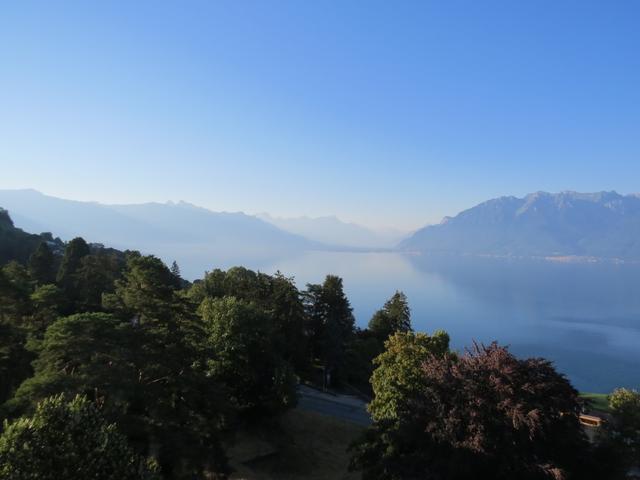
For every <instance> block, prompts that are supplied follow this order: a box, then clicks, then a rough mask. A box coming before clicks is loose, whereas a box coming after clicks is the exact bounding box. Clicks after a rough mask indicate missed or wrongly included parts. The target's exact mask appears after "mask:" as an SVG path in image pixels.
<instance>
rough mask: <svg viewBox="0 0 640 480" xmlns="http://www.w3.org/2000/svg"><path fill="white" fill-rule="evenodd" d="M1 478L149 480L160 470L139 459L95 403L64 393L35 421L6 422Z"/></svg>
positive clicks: (46, 402)
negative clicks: (67, 396)
mask: <svg viewBox="0 0 640 480" xmlns="http://www.w3.org/2000/svg"><path fill="white" fill-rule="evenodd" d="M0 477H2V478H3V479H5V480H30V479H33V480H36V479H39V480H58V479H60V478H64V479H65V480H86V479H88V478H95V479H100V480H151V479H158V478H159V476H158V475H157V474H156V468H155V467H154V466H153V464H151V463H150V462H147V461H145V460H143V459H142V458H140V457H138V456H136V455H135V454H134V453H133V452H132V451H131V449H130V448H129V446H128V445H127V441H126V438H125V437H124V436H123V435H122V434H120V433H119V432H118V430H117V428H116V425H115V424H109V423H107V422H106V421H105V419H104V418H103V417H102V415H101V414H100V412H99V411H98V409H97V408H96V406H95V405H94V404H92V403H91V402H89V401H88V400H87V399H85V398H83V397H80V396H77V397H75V398H73V399H72V400H71V401H69V402H67V401H66V399H65V397H64V395H58V396H54V397H51V398H48V399H46V400H44V401H43V402H41V403H40V404H38V406H37V408H36V411H35V413H34V414H33V416H31V417H23V418H20V419H18V420H15V421H14V422H11V423H8V422H5V424H4V431H3V433H2V435H1V436H0Z"/></svg>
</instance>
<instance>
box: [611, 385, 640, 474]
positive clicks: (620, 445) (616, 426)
mask: <svg viewBox="0 0 640 480" xmlns="http://www.w3.org/2000/svg"><path fill="white" fill-rule="evenodd" d="M609 407H610V408H611V412H612V415H613V419H614V422H613V424H612V425H609V426H608V430H609V434H610V437H611V441H612V443H613V445H614V446H615V448H616V449H618V451H620V452H622V454H623V456H624V457H625V460H626V462H625V463H626V464H627V466H628V467H631V466H634V465H638V464H640V392H638V391H636V390H630V389H627V388H618V389H616V390H614V392H613V393H612V394H611V396H610V397H609Z"/></svg>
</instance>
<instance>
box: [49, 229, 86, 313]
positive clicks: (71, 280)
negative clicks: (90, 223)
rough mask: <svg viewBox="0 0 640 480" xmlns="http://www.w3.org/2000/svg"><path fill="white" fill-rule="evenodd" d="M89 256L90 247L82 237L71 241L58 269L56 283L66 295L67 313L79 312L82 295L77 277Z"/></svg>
mask: <svg viewBox="0 0 640 480" xmlns="http://www.w3.org/2000/svg"><path fill="white" fill-rule="evenodd" d="M89 254H90V250H89V245H87V242H85V241H84V239H82V238H81V237H77V238H74V239H73V240H71V241H70V242H69V243H68V244H67V246H66V248H65V251H64V256H63V257H62V261H61V263H60V267H59V268H58V274H57V276H56V283H57V284H58V286H59V287H60V288H61V289H62V290H63V291H64V293H65V298H66V300H67V302H66V305H65V310H66V313H74V312H77V311H78V310H79V309H78V305H77V304H78V303H79V302H80V299H81V293H80V290H79V288H78V286H79V285H78V281H77V276H76V275H77V273H78V270H80V267H81V265H82V259H83V258H84V257H86V256H87V255H89Z"/></svg>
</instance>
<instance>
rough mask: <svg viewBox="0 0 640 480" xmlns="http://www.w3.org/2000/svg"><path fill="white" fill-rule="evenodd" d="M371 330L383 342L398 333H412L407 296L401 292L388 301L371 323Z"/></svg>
mask: <svg viewBox="0 0 640 480" xmlns="http://www.w3.org/2000/svg"><path fill="white" fill-rule="evenodd" d="M369 330H370V331H371V333H372V334H373V335H374V336H375V337H377V338H378V339H379V340H381V341H383V342H384V341H385V340H386V339H387V338H389V336H390V335H392V334H394V333H396V332H410V331H411V310H410V308H409V302H408V301H407V296H406V295H405V294H404V293H402V292H399V291H396V293H394V294H393V296H392V297H391V298H390V299H389V300H387V301H386V303H385V304H384V306H383V307H382V309H380V310H378V311H377V312H376V313H375V314H374V315H373V317H372V318H371V320H370V321H369Z"/></svg>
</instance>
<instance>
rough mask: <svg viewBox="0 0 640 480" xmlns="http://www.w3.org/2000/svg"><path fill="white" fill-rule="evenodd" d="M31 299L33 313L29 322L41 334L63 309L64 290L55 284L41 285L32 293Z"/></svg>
mask: <svg viewBox="0 0 640 480" xmlns="http://www.w3.org/2000/svg"><path fill="white" fill-rule="evenodd" d="M30 300H31V304H32V305H33V313H32V315H31V317H30V322H29V324H30V327H31V328H32V329H33V330H34V331H35V332H37V333H38V334H39V336H41V335H42V334H43V333H44V331H45V330H46V329H47V327H48V326H49V325H51V324H52V323H53V322H54V321H55V320H57V318H58V317H59V316H60V313H61V312H62V311H63V305H64V304H65V299H64V292H63V291H62V290H60V289H59V288H58V287H57V286H56V285H53V284H47V285H40V286H39V287H37V288H36V289H35V291H34V292H33V293H32V294H31V297H30Z"/></svg>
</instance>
